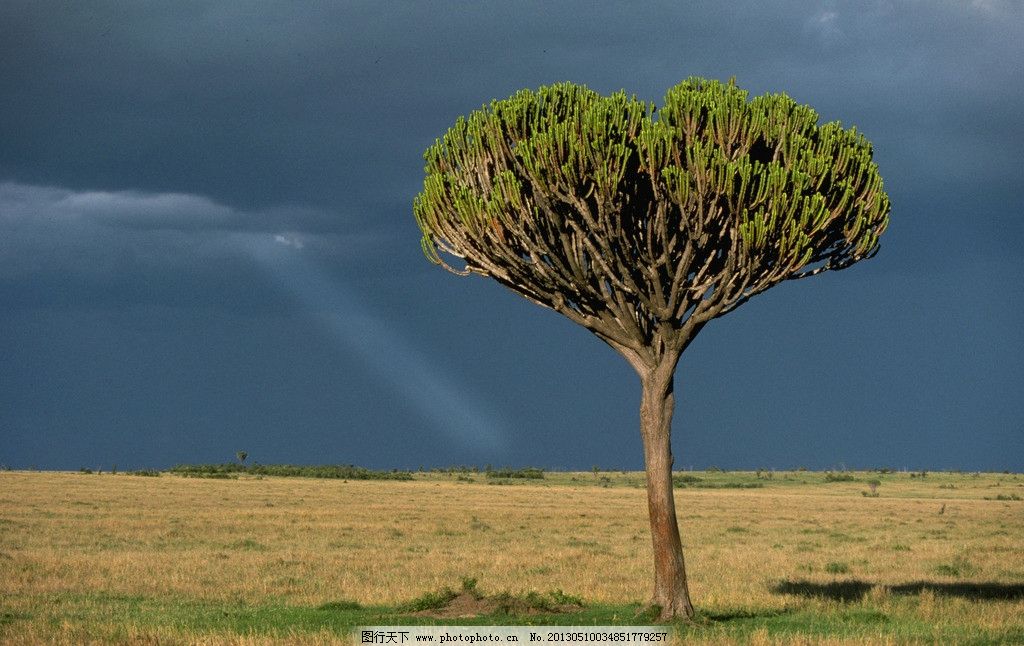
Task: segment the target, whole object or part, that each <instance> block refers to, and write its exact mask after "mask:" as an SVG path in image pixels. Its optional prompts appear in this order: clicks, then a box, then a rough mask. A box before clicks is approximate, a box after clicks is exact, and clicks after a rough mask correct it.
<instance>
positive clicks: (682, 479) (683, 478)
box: [672, 473, 704, 487]
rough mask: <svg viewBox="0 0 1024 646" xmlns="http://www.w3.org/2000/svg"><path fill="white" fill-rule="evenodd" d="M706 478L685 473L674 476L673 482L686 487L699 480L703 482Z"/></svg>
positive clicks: (674, 484) (675, 484)
mask: <svg viewBox="0 0 1024 646" xmlns="http://www.w3.org/2000/svg"><path fill="white" fill-rule="evenodd" d="M703 481H704V478H698V477H697V476H691V475H688V474H685V473H681V474H679V475H674V476H672V484H673V486H676V487H685V486H686V485H688V484H694V483H697V482H703Z"/></svg>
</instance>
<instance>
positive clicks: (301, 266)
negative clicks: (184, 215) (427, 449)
mask: <svg viewBox="0 0 1024 646" xmlns="http://www.w3.org/2000/svg"><path fill="white" fill-rule="evenodd" d="M235 241H236V242H237V244H238V246H239V247H241V248H242V249H244V251H245V252H246V253H247V254H248V255H250V256H251V257H252V258H253V259H254V260H255V261H256V262H257V264H258V265H259V266H260V268H261V269H263V270H264V271H265V272H266V273H267V274H268V275H269V276H271V277H272V279H273V280H274V281H275V282H276V283H277V284H278V285H279V286H281V287H283V288H284V289H285V290H287V291H288V292H289V293H290V294H291V295H292V296H294V297H295V299H296V300H297V301H298V303H299V304H300V305H301V306H302V307H303V309H305V310H306V311H307V312H308V313H309V314H310V316H312V317H315V318H316V320H318V321H319V322H320V323H321V324H322V325H323V327H324V329H326V330H327V331H328V332H329V333H330V335H331V337H332V338H334V339H335V340H336V341H337V342H338V344H339V346H341V347H342V348H343V349H344V350H346V351H347V352H348V353H349V354H351V355H353V356H355V357H357V358H359V359H360V360H361V362H362V363H363V365H364V366H365V368H366V369H367V371H368V372H370V373H372V374H374V375H375V376H376V377H377V378H378V379H380V380H381V381H382V382H386V383H387V384H388V385H390V386H391V387H392V388H394V390H396V391H397V392H398V394H400V395H401V396H402V397H404V398H405V399H406V401H408V402H411V403H412V404H413V405H414V406H415V408H416V410H417V411H418V412H419V413H420V415H421V416H422V417H423V418H424V420H426V421H428V422H429V423H430V424H431V425H432V426H433V427H435V428H436V429H437V430H439V431H441V432H443V433H445V434H446V435H448V436H449V437H450V438H451V439H452V440H455V441H457V442H458V443H460V444H461V445H462V447H464V448H468V449H471V450H473V451H475V452H478V453H481V454H484V455H488V456H499V455H500V454H501V453H502V452H503V450H504V449H505V446H506V442H505V435H504V433H502V427H503V424H502V423H501V421H500V417H499V415H498V414H496V413H495V412H494V411H492V410H488V408H487V407H486V406H485V405H483V404H481V402H479V401H476V400H474V399H473V397H472V396H471V395H470V394H469V393H468V392H466V389H465V388H464V387H461V386H459V385H458V384H456V383H454V382H453V381H451V380H450V379H449V378H448V377H447V376H446V375H445V374H443V373H441V372H440V371H439V370H438V369H437V368H436V367H435V366H434V365H432V364H431V362H430V360H428V359H427V357H425V356H424V355H423V354H422V353H420V352H419V351H417V350H416V349H415V348H414V347H413V346H412V345H411V344H409V343H408V342H406V341H405V340H404V339H402V338H401V336H400V335H399V334H398V333H397V332H395V331H394V330H393V329H391V326H390V325H389V324H388V322H387V321H385V320H384V319H383V318H381V317H379V316H377V315H375V314H373V313H372V312H371V311H370V310H369V309H368V308H367V307H366V306H365V305H363V304H362V303H361V302H360V300H359V298H358V297H357V296H356V295H355V294H353V293H352V291H351V290H350V289H349V288H347V286H346V285H344V284H342V283H339V282H337V281H333V280H331V279H330V278H329V277H328V276H327V275H326V274H325V273H324V272H323V271H322V270H320V269H318V268H317V267H316V266H314V265H313V264H312V263H311V262H309V261H307V260H306V259H305V258H303V257H302V256H303V253H302V250H303V246H304V245H303V243H302V241H301V240H300V239H298V238H294V237H292V236H286V235H276V236H267V235H265V234H264V235H254V234H249V235H240V236H237V237H235Z"/></svg>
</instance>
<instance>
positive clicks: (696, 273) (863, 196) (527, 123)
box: [413, 78, 889, 619]
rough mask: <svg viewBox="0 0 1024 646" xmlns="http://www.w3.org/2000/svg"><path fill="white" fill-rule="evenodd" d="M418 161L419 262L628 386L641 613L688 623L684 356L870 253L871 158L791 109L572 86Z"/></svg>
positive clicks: (878, 184) (731, 89)
mask: <svg viewBox="0 0 1024 646" xmlns="http://www.w3.org/2000/svg"><path fill="white" fill-rule="evenodd" d="M424 158H425V160H426V168H425V173H426V177H425V179H424V183H423V191H422V192H421V193H420V194H419V195H417V196H416V198H415V200H414V203H413V211H414V214H415V216H416V221H417V223H418V224H419V227H420V229H421V231H422V233H423V238H422V245H423V251H424V253H425V254H426V255H427V257H428V258H429V259H430V260H431V261H433V262H435V263H438V264H440V265H442V266H443V267H445V268H446V269H448V270H450V271H452V272H454V273H457V274H460V275H466V274H469V273H476V274H480V275H483V276H490V277H491V278H493V279H495V280H497V281H498V282H499V283H501V284H502V285H505V286H506V287H508V288H509V289H511V290H512V291H514V292H516V293H518V294H520V295H522V296H524V297H526V298H527V299H529V300H531V301H533V302H534V303H537V304H539V305H542V306H544V307H547V308H550V309H552V310H554V311H556V312H559V313H560V314H563V315H565V316H566V317H568V318H569V319H570V320H572V321H575V322H576V323H578V324H580V325H582V326H583V327H585V328H586V329H588V330H590V331H591V332H592V333H593V334H595V335H596V336H597V337H598V338H600V339H601V340H602V341H604V342H605V343H607V344H608V345H609V346H611V347H612V348H613V349H615V350H616V351H617V352H619V353H620V354H621V355H622V356H623V357H625V359H626V361H628V362H629V364H630V365H631V366H632V367H633V369H634V370H635V371H636V372H637V374H638V375H639V377H640V383H641V389H642V390H641V402H640V433H641V437H642V439H643V448H644V462H645V466H646V474H647V499H648V511H649V513H650V526H651V537H652V543H653V548H654V593H653V596H652V599H651V603H652V605H656V606H658V607H660V616H661V618H663V619H665V618H672V617H686V618H689V617H691V616H692V615H693V606H692V604H691V602H690V595H689V590H688V588H687V583H686V568H685V565H684V560H683V551H682V545H681V542H680V537H679V529H678V525H677V522H676V510H675V502H674V499H673V492H672V464H673V458H672V449H671V443H670V434H671V422H672V413H673V408H674V401H675V400H674V395H673V380H674V375H675V370H676V365H677V363H678V361H679V357H680V355H681V354H682V353H683V351H684V350H686V348H687V347H688V346H689V344H690V343H691V342H692V341H693V339H694V338H695V337H696V335H697V333H698V332H700V330H701V329H702V328H703V327H704V326H705V325H706V324H707V323H708V322H709V321H711V320H712V319H714V318H716V317H719V316H722V315H723V314H726V313H728V312H731V311H732V310H734V309H736V308H737V307H739V306H740V305H742V304H743V303H745V302H746V301H747V300H749V299H750V298H751V297H753V296H755V295H757V294H760V293H761V292H763V291H765V290H767V289H768V288H770V287H772V286H773V285H777V284H778V283H780V282H782V281H785V280H793V279H798V278H806V277H808V276H813V275H816V274H819V273H822V272H824V271H828V270H837V269H843V268H845V267H848V266H850V265H852V264H853V263H855V262H857V261H859V260H862V259H865V258H869V257H871V256H873V255H874V254H875V253H876V252H877V250H878V239H879V236H880V235H881V234H882V232H883V231H884V230H885V228H886V226H887V224H888V215H889V199H888V197H887V195H886V194H885V192H884V191H883V188H882V180H881V177H880V175H879V173H878V168H877V166H876V164H875V163H874V162H873V161H872V149H871V144H870V143H869V142H868V141H867V140H866V139H865V138H864V137H863V136H862V135H861V134H860V133H858V132H857V131H856V129H855V128H851V129H848V130H847V129H844V128H843V127H842V126H841V125H840V124H839V123H827V124H824V125H818V115H817V113H816V112H815V111H814V110H813V109H811V108H810V107H808V106H804V105H800V104H798V103H796V102H795V101H793V100H792V99H790V98H789V97H787V96H786V95H784V94H769V95H764V96H759V97H756V98H754V99H752V100H748V94H747V92H746V91H744V90H742V89H740V88H738V87H736V85H735V83H734V81H730V82H729V83H728V84H723V83H720V82H718V81H712V80H706V79H701V78H690V79H688V80H686V81H683V82H682V83H680V84H679V85H677V86H675V87H674V88H672V89H670V90H669V91H668V93H667V94H666V96H665V100H664V104H663V105H662V106H661V107H660V108H657V109H656V108H655V107H654V106H653V104H648V103H645V102H642V101H638V100H637V99H636V98H635V97H631V96H627V95H626V94H625V93H624V92H618V93H616V94H613V95H611V96H601V95H599V94H597V93H596V92H593V91H591V90H589V89H587V88H586V87H583V86H579V85H575V84H571V83H562V84H558V85H553V86H549V87H542V88H540V89H539V90H537V91H530V90H524V91H521V92H519V93H517V94H515V95H514V96H512V97H510V98H508V99H505V100H501V101H493V102H491V103H490V105H487V106H484V107H482V108H481V109H480V110H477V111H475V112H473V113H471V114H470V115H469V117H468V118H462V117H460V118H459V119H458V120H457V121H456V123H455V125H454V126H453V127H452V128H451V129H449V130H448V132H447V133H446V134H445V136H444V138H443V139H439V140H437V141H436V142H435V143H434V145H433V146H431V147H430V148H429V149H428V150H427V151H426V153H425V155H424ZM451 258H457V259H461V261H462V262H463V263H464V266H462V267H457V266H453V261H452V260H451Z"/></svg>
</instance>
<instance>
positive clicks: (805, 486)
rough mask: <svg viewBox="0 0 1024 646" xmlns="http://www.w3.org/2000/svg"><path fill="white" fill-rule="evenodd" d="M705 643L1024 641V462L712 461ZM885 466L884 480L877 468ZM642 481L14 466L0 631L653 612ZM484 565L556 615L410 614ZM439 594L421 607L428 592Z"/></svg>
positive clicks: (700, 621) (683, 635)
mask: <svg viewBox="0 0 1024 646" xmlns="http://www.w3.org/2000/svg"><path fill="white" fill-rule="evenodd" d="M677 479H678V483H679V485H680V488H679V489H678V490H677V493H676V502H677V505H678V509H679V517H680V524H681V528H682V533H683V542H684V544H685V549H686V557H687V565H688V569H689V572H690V577H691V584H690V586H691V592H692V593H693V595H694V599H695V602H696V605H697V606H698V611H699V615H698V618H697V620H696V621H695V622H694V623H693V624H691V625H681V626H680V627H679V630H678V633H677V635H678V637H679V638H680V640H681V641H684V642H685V643H709V644H719V643H722V644H728V643H737V644H746V643H754V644H771V643H783V644H791V643H793V644H800V643H804V644H847V643H849V644H890V643H895V644H904V643H929V644H930V643H936V644H986V643H1018V644H1019V643H1024V543H1022V541H1021V537H1022V536H1024V500H1022V499H1024V476H1021V475H1012V474H959V473H958V474H953V473H928V474H927V475H922V474H920V473H916V474H910V473H875V472H857V473H847V472H844V473H842V474H823V473H814V472H804V471H793V472H775V473H759V474H758V473H746V472H744V473H737V472H725V473H723V472H692V473H680V474H678V476H677ZM872 481H874V482H872ZM642 482H643V476H642V474H638V473H622V472H600V471H596V470H595V471H594V472H586V473H548V474H545V477H544V478H543V479H535V478H534V479H504V478H493V477H486V476H485V474H483V473H479V474H478V473H471V472H461V473H424V474H414V476H413V479H412V480H411V481H362V480H360V481H356V480H349V481H344V480H337V479H333V480H325V479H310V478H281V477H253V476H251V475H242V476H241V477H237V478H223V479H209V478H185V477H180V476H178V475H172V474H167V473H164V474H162V475H160V476H159V477H141V476H137V475H125V474H116V475H114V474H109V473H105V474H79V473H53V472H0V642H2V643H4V644H38V643H63V644H84V643H131V644H157V643H159V644H178V643H188V644H270V643H303V644H304V643H324V644H329V643H348V641H349V639H350V638H349V636H348V635H349V630H350V628H351V627H352V626H357V625H361V624H399V623H417V622H418V623H424V622H433V623H449V624H450V623H477V624H500V623H512V624H523V623H535V624H546V623H561V624H595V623H596V624H617V623H624V624H630V623H634V624H635V623H648V622H649V620H648V619H647V618H646V617H645V616H644V615H639V616H637V614H636V613H637V612H638V611H639V610H640V609H641V602H643V601H644V600H645V598H646V596H647V595H648V594H649V587H650V585H651V584H650V577H651V572H652V569H651V568H652V565H651V548H650V541H649V534H648V527H647V517H646V510H647V507H646V497H645V493H644V491H643V489H642ZM467 577H471V578H475V579H476V580H477V584H476V587H477V588H478V589H479V590H481V591H482V592H483V593H485V594H489V593H499V592H505V593H509V595H511V596H512V597H515V596H516V595H518V596H519V597H521V598H525V595H526V594H527V593H529V592H537V593H543V594H547V593H549V592H550V591H556V590H557V591H560V592H558V593H555V594H556V595H557V596H558V598H572V597H578V598H580V599H581V600H582V601H583V603H584V606H583V608H581V609H578V610H573V611H571V612H568V613H563V614H557V615H546V614H543V612H541V613H540V614H535V613H531V614H527V615H517V614H516V613H515V612H513V613H511V614H508V613H505V614H495V615H488V616H483V617H477V618H467V619H444V620H439V619H431V618H429V617H423V616H413V615H412V610H413V609H414V608H418V607H422V606H423V601H424V599H426V600H427V601H429V600H430V599H432V598H433V597H430V596H427V597H424V595H427V594H428V593H432V592H437V591H439V590H442V589H443V588H445V587H454V588H458V587H459V585H460V581H464V580H466V579H467ZM417 603H418V604H419V605H416V604H417Z"/></svg>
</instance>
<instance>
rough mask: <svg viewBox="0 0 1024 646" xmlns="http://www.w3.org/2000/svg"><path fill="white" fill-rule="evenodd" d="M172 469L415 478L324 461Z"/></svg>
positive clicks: (404, 473)
mask: <svg viewBox="0 0 1024 646" xmlns="http://www.w3.org/2000/svg"><path fill="white" fill-rule="evenodd" d="M170 472H171V473H174V474H176V475H182V476H188V475H189V474H192V475H193V477H195V475H196V474H202V475H204V476H206V477H220V476H212V474H240V473H247V474H250V475H260V476H277V477H285V478H292V477H298V478H331V479H337V480H342V479H344V480H412V474H411V473H409V472H408V471H371V470H370V469H365V468H363V467H357V466H354V465H351V464H349V465H341V464H325V465H319V466H299V465H291V464H254V465H251V466H245V465H242V464H235V463H225V464H179V465H177V466H174V467H171V469H170Z"/></svg>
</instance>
